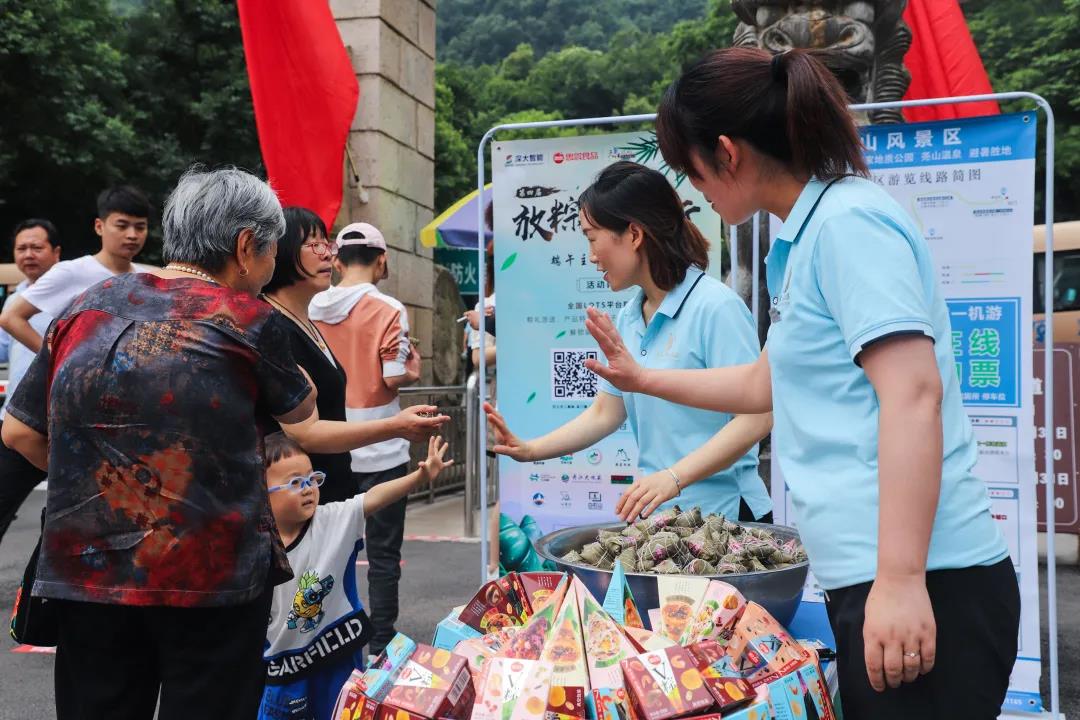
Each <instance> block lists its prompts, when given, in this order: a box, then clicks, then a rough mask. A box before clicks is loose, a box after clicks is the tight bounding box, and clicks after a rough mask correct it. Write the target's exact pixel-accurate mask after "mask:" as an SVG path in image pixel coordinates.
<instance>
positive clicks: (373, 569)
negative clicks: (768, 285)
mask: <svg viewBox="0 0 1080 720" xmlns="http://www.w3.org/2000/svg"><path fill="white" fill-rule="evenodd" d="M408 472H409V465H408V463H405V464H403V465H398V466H397V467H395V468H390V469H389V470H380V471H379V472H371V473H359V472H354V473H353V478H354V479H355V480H356V484H357V486H358V487H359V488H360V492H367V491H368V490H370V489H371V488H373V487H375V486H376V485H378V484H379V483H384V482H386V481H387V480H394V479H396V478H399V477H404V476H405V475H407V474H408ZM404 537H405V498H402V499H401V500H398V501H397V502H396V503H394V504H392V505H388V506H386V507H384V508H383V509H382V510H380V511H379V512H377V513H375V514H373V515H368V517H367V521H366V530H365V533H364V547H365V548H367V559H368V574H367V578H368V600H369V601H370V605H371V607H370V608H368V615H369V617H370V618H371V627H372V636H371V642H370V643H369V644H368V652H369V653H370V654H372V655H378V654H379V653H381V652H382V651H383V648H385V647H386V645H387V643H389V642H390V641H391V640H393V639H394V634H395V633H396V632H397V630H395V629H394V623H396V622H397V618H398V583H399V582H400V581H401V542H402V540H403V539H404Z"/></svg>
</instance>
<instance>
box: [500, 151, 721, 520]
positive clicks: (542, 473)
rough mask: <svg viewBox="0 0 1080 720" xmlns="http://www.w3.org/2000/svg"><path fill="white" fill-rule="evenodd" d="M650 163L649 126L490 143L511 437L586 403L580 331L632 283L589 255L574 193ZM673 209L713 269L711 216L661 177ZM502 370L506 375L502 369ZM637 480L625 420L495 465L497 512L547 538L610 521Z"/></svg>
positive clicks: (503, 397) (584, 345) (544, 429)
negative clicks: (678, 209) (624, 283)
mask: <svg viewBox="0 0 1080 720" xmlns="http://www.w3.org/2000/svg"><path fill="white" fill-rule="evenodd" d="M618 160H635V161H637V162H641V163H643V164H646V165H649V166H651V167H659V166H660V164H661V163H662V158H661V156H660V154H659V152H658V151H657V148H656V136H655V134H654V133H652V132H639V133H619V134H607V135H586V136H581V137H569V138H557V139H546V140H515V141H510V142H497V143H495V144H494V145H493V146H492V166H493V167H494V173H493V175H494V183H493V184H494V202H495V227H494V232H495V271H496V274H495V289H496V296H497V306H498V313H499V325H498V327H499V334H498V341H497V343H496V358H497V362H496V367H497V369H498V370H499V372H498V373H497V375H498V380H497V382H498V404H499V410H500V411H501V412H502V413H503V415H504V416H505V417H506V420H507V423H508V424H509V426H510V429H511V430H512V431H513V432H514V433H515V434H516V435H518V436H519V437H521V438H534V437H537V436H540V435H543V434H545V433H548V432H550V431H551V430H554V429H555V428H557V427H559V426H560V425H562V424H564V423H566V422H567V421H569V420H571V419H573V418H574V417H576V416H577V415H578V414H580V413H581V412H582V411H583V410H585V409H586V408H587V407H588V406H589V405H590V404H591V403H592V400H593V397H594V396H595V394H596V392H597V377H596V376H595V375H594V374H593V373H591V372H589V371H588V370H586V369H585V366H584V364H583V361H584V360H585V359H586V358H590V357H596V356H597V346H596V343H595V342H594V341H593V339H592V336H591V335H589V333H588V331H587V330H586V329H585V312H586V309H587V308H590V307H595V308H599V309H601V310H604V311H605V312H607V313H609V314H611V315H612V317H614V316H615V315H616V314H617V313H618V312H619V311H620V310H621V309H622V308H623V306H624V305H625V304H626V303H627V302H629V301H630V299H631V298H633V296H634V293H635V292H636V290H633V289H631V290H625V291H623V292H620V293H615V292H613V291H612V290H611V289H610V288H609V287H608V286H607V284H606V283H605V282H604V280H603V277H602V274H601V273H600V272H597V270H596V267H595V266H594V265H593V264H592V262H590V261H589V248H588V242H587V241H586V239H585V236H584V235H582V233H581V227H580V224H579V221H578V197H579V196H580V195H581V193H582V192H583V191H584V190H585V188H587V187H588V186H589V185H590V184H592V182H593V180H594V179H595V178H596V176H597V174H599V172H600V171H601V170H602V169H603V168H604V167H606V166H607V165H609V164H610V163H612V162H616V161H618ZM669 179H670V180H671V182H672V184H673V185H675V186H676V189H677V190H678V192H679V194H680V196H681V197H682V198H683V201H684V212H685V213H686V215H687V216H688V217H690V218H691V219H693V220H694V222H695V223H697V224H698V226H699V227H700V228H701V231H702V232H703V233H704V234H705V236H706V237H707V238H709V239H710V240H711V241H712V243H713V246H712V248H711V251H710V255H711V258H712V259H711V267H710V272H712V273H714V274H719V271H720V254H721V249H720V237H721V233H720V218H719V216H717V215H716V214H715V213H713V212H711V211H706V212H702V209H703V208H704V209H705V210H708V203H706V202H705V200H704V199H703V198H702V196H701V195H700V194H699V193H697V191H695V190H694V189H693V188H692V187H691V186H690V183H689V182H686V181H684V180H682V179H681V178H679V177H677V176H676V175H675V174H674V173H669ZM504 368H506V370H505V372H504V371H503V369H504ZM637 475H638V467H637V447H636V445H635V443H634V436H633V434H632V433H631V432H630V427H629V424H628V423H627V424H624V425H623V427H622V428H620V430H618V431H617V432H615V433H614V434H612V435H610V436H608V437H607V438H605V439H604V440H601V441H600V442H598V443H596V444H595V445H593V446H590V447H588V448H586V449H584V450H582V451H581V452H577V453H574V454H572V455H566V456H565V457H561V458H555V459H552V460H546V461H540V462H534V463H518V462H515V461H513V460H510V459H508V458H505V457H504V458H500V460H499V497H500V502H501V505H502V512H504V513H506V514H507V515H509V516H510V517H513V518H516V519H518V520H520V519H521V517H522V516H523V515H526V514H527V515H531V516H533V517H534V518H535V519H536V521H537V523H538V524H539V525H540V528H541V529H542V530H543V531H544V532H545V533H546V532H550V531H552V530H556V529H559V528H563V527H571V526H575V525H584V524H592V523H603V522H610V521H612V520H614V518H615V503H616V501H617V500H618V498H619V496H620V495H622V494H623V492H625V491H626V489H627V487H628V486H629V485H630V484H632V483H633V482H634V478H635V477H636V476H637Z"/></svg>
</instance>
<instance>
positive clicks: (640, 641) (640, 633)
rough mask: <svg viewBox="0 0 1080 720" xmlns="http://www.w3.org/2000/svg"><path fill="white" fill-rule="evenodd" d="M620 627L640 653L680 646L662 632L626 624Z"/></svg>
mask: <svg viewBox="0 0 1080 720" xmlns="http://www.w3.org/2000/svg"><path fill="white" fill-rule="evenodd" d="M620 629H621V630H622V631H623V635H625V636H626V637H627V639H628V640H629V641H630V643H631V644H632V645H634V647H636V648H638V653H643V652H652V651H653V650H663V649H664V648H669V647H678V646H679V643H677V642H672V641H671V640H669V639H667V638H666V637H664V636H663V635H661V634H660V633H655V632H653V631H651V630H643V629H641V628H635V627H627V626H625V625H624V626H622V627H621V628H620Z"/></svg>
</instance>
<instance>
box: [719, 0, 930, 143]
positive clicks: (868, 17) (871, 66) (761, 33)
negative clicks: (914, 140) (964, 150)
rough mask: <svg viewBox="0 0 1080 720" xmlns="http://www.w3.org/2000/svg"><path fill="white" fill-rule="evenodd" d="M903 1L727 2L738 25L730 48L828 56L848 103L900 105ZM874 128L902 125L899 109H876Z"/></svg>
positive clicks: (905, 43) (905, 79) (905, 42)
mask: <svg viewBox="0 0 1080 720" xmlns="http://www.w3.org/2000/svg"><path fill="white" fill-rule="evenodd" d="M906 5H907V0H804V1H798V0H732V2H731V7H732V10H734V12H735V14H736V15H737V16H738V17H739V20H740V21H741V22H740V23H739V25H738V27H737V28H736V30H735V37H734V45H736V46H751V47H760V48H763V49H765V50H768V51H770V52H772V53H780V52H783V51H784V50H788V49H791V48H816V49H821V50H830V51H832V52H831V53H830V55H829V56H828V59H827V62H826V64H827V65H828V67H829V69H830V70H832V71H833V73H834V74H835V75H836V76H837V78H839V79H840V82H841V83H843V85H844V88H845V89H846V90H847V93H848V95H849V96H850V97H851V100H852V102H855V103H863V102H888V101H892V100H900V99H901V98H902V97H903V95H904V93H905V92H906V91H907V87H908V85H909V84H910V82H911V76H910V74H909V73H908V71H907V69H905V68H904V55H905V53H907V51H908V48H909V47H910V46H911V29H910V28H909V27H908V26H907V24H906V23H905V22H904V21H903V19H902V18H901V14H902V13H903V11H904V7H905V6H906ZM869 120H870V121H871V122H875V123H883V122H884V123H888V122H903V118H902V116H901V114H900V110H876V111H874V112H871V113H870V114H869Z"/></svg>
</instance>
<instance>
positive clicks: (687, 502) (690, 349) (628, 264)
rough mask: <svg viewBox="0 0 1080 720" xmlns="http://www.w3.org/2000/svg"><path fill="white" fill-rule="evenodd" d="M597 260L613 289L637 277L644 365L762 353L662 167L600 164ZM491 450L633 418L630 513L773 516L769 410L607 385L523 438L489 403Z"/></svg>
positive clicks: (588, 202)
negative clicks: (763, 459) (635, 475)
mask: <svg viewBox="0 0 1080 720" xmlns="http://www.w3.org/2000/svg"><path fill="white" fill-rule="evenodd" d="M579 206H580V208H581V211H580V219H581V228H582V231H583V232H584V234H585V236H586V238H587V239H588V241H589V254H590V259H591V260H592V262H594V263H596V265H597V268H598V269H600V270H601V271H602V272H603V273H604V279H605V280H606V281H607V283H608V284H609V285H610V286H611V288H612V289H613V290H624V289H626V288H629V287H637V288H638V292H637V294H636V295H635V297H634V299H633V300H631V301H630V302H629V303H627V305H626V306H625V307H624V308H623V310H622V311H621V312H620V314H619V319H618V323H619V329H620V331H621V332H622V333H623V335H624V337H626V338H627V342H628V343H629V344H631V345H633V352H634V354H635V356H636V357H638V358H639V359H640V360H641V362H642V363H643V364H644V365H645V366H646V367H651V368H706V367H723V366H727V365H736V364H739V363H749V362H753V361H754V360H756V359H757V357H758V355H759V353H760V348H759V346H758V337H757V329H756V327H755V325H754V322H753V319H752V318H751V317H750V312H749V311H748V310H747V308H746V304H745V303H743V301H742V300H741V299H740V298H739V296H738V295H736V294H735V293H734V292H733V291H732V290H731V289H730V288H728V287H727V286H726V285H724V284H723V283H721V282H720V281H718V280H716V279H715V278H712V277H709V276H707V275H705V272H704V271H705V268H706V267H707V266H708V263H709V258H708V254H707V252H708V248H709V243H708V241H707V240H706V239H705V238H704V237H703V236H702V235H701V232H700V231H699V230H698V229H697V227H696V226H695V225H694V224H693V222H691V221H690V220H688V219H687V218H686V217H685V215H684V214H683V205H682V201H681V200H680V199H679V196H678V194H677V193H676V192H675V189H674V188H673V187H671V184H670V183H669V182H668V180H667V178H665V177H664V176H663V175H662V174H661V173H659V172H657V171H655V170H651V169H649V168H647V167H645V166H644V165H639V164H637V163H632V162H616V163H613V164H612V165H609V166H608V167H607V168H605V169H604V170H603V171H602V172H601V173H600V175H599V176H598V177H597V179H596V181H595V182H594V183H593V184H592V185H591V186H590V187H589V188H588V189H586V190H585V192H584V193H582V195H581V198H580V199H579ZM487 412H488V417H489V419H490V422H491V425H492V428H493V429H494V431H495V434H496V440H497V441H498V444H497V445H496V446H495V448H494V450H495V452H497V453H501V454H504V455H508V456H510V457H512V458H514V459H515V460H518V461H519V462H530V461H534V460H544V459H548V458H555V457H560V456H563V455H568V454H570V453H573V452H578V451H580V450H584V449H585V448H587V447H589V446H591V445H594V444H595V443H596V442H598V441H599V440H601V439H602V438H604V437H607V436H608V435H610V434H611V433H613V432H615V431H616V430H618V429H619V428H620V427H622V425H623V423H625V422H626V421H627V419H629V421H630V428H631V430H632V431H633V433H634V437H635V439H636V440H637V445H638V466H639V467H640V468H641V470H642V472H644V473H645V476H644V477H642V478H640V479H638V480H637V481H636V482H635V483H634V484H633V485H632V486H631V487H630V488H629V489H628V490H627V492H626V493H625V494H623V496H622V497H621V498H620V499H619V502H618V504H617V506H616V512H617V513H618V514H619V516H620V517H622V518H623V519H629V518H636V517H638V516H646V515H648V514H649V513H651V512H652V511H653V510H655V509H656V508H657V507H665V506H670V505H672V504H674V503H675V502H676V499H677V502H678V503H679V504H680V505H681V506H682V507H686V508H689V507H693V506H695V505H696V506H699V507H701V509H702V511H703V512H717V513H722V514H723V515H724V516H725V517H729V518H739V519H741V520H744V521H748V520H751V521H752V520H760V521H764V522H772V503H771V500H770V498H769V495H768V493H767V492H766V490H765V484H764V483H763V482H762V480H761V477H760V476H759V475H758V458H757V443H758V441H759V440H760V439H761V438H762V437H764V436H765V435H766V434H767V433H768V432H769V429H770V427H771V424H772V419H771V416H770V415H769V414H768V412H766V413H765V414H763V415H750V416H738V417H735V418H734V419H733V416H732V415H730V414H727V413H723V412H713V411H709V410H700V409H695V408H690V407H685V406H682V405H677V404H675V403H670V402H666V401H664V400H658V399H657V398H654V397H650V396H648V395H639V394H636V393H623V392H621V391H619V390H617V389H616V388H614V387H613V386H611V385H609V384H607V383H601V386H600V392H598V393H597V395H596V399H595V400H594V401H593V403H592V405H590V406H589V408H588V409H586V410H585V411H584V412H582V413H581V414H580V415H579V416H578V417H576V418H574V419H573V420H571V421H570V422H568V423H566V424H565V425H563V426H562V427H559V428H557V429H555V430H553V431H552V432H550V433H548V434H547V435H544V436H543V437H539V438H536V439H533V440H529V441H523V440H520V439H518V438H517V437H516V436H515V435H514V434H513V433H511V432H510V430H509V429H508V428H507V426H506V422H505V420H503V418H502V416H501V415H500V414H499V413H498V412H496V411H495V410H494V408H492V407H491V406H490V405H488V406H487Z"/></svg>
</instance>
